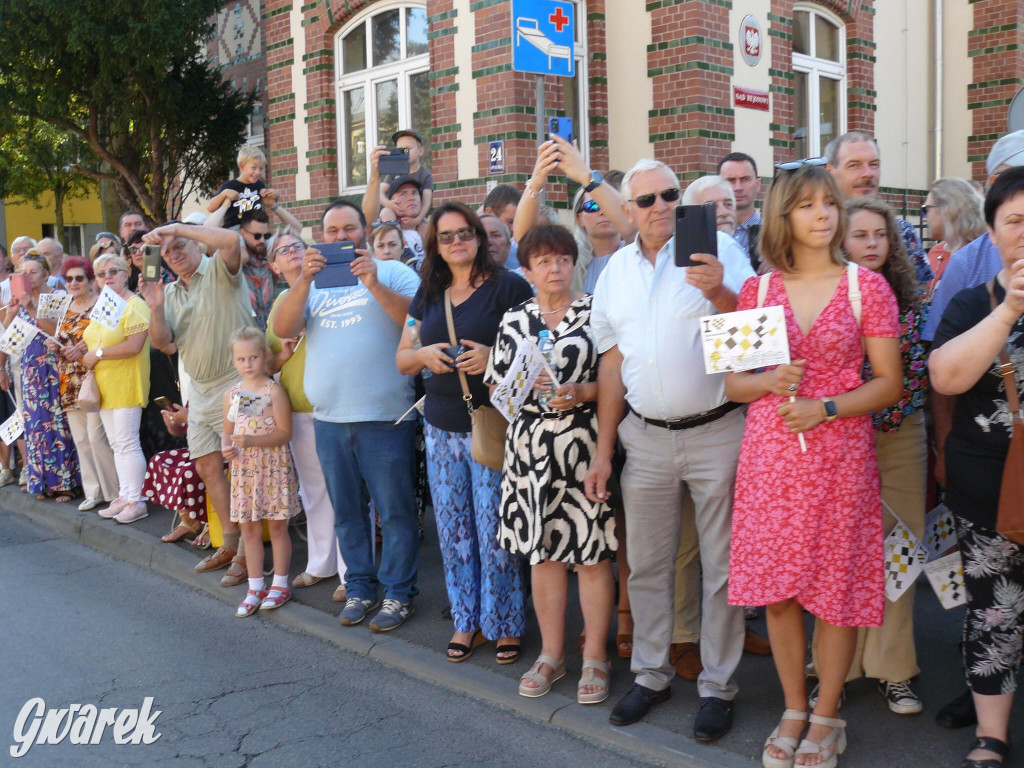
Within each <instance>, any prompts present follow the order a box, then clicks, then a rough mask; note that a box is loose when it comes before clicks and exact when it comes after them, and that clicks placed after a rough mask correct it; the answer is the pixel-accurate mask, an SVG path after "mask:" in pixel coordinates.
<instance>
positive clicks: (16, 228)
mask: <svg viewBox="0 0 1024 768" xmlns="http://www.w3.org/2000/svg"><path fill="white" fill-rule="evenodd" d="M36 206H39V207H36ZM4 212H5V214H6V215H5V229H6V231H7V243H5V245H10V242H11V240H13V239H14V238H16V237H21V236H23V235H28V236H29V237H31V238H33V239H35V240H38V239H39V238H41V237H42V236H43V225H44V224H51V225H52V224H53V223H54V222H55V220H56V214H55V213H54V208H53V195H52V194H50V193H46V194H44V195H40V197H39V199H38V200H36V201H35V203H31V202H24V201H20V200H14V199H9V200H5V201H4ZM83 224H96V225H102V224H103V212H102V210H101V209H100V195H99V192H98V191H97V192H93V193H92V194H91V195H89V196H88V197H83V198H77V199H75V200H69V201H65V202H64V226H66V227H72V226H78V225H83Z"/></svg>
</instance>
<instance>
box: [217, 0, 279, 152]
mask: <svg viewBox="0 0 1024 768" xmlns="http://www.w3.org/2000/svg"><path fill="white" fill-rule="evenodd" d="M261 5H262V4H261V3H260V0H231V1H230V2H227V3H225V4H224V7H223V8H221V10H220V12H219V13H218V14H217V16H216V17H215V18H213V19H211V20H210V22H211V23H212V24H213V27H214V32H213V36H212V37H211V38H210V41H209V43H208V44H207V46H206V53H207V56H208V57H209V59H210V61H212V62H213V63H214V64H215V65H216V66H217V67H218V68H219V70H220V73H221V75H223V77H224V79H225V80H227V81H228V82H230V83H231V84H232V85H233V86H235V87H236V88H238V89H240V90H249V89H251V88H255V89H256V92H257V93H258V94H259V96H260V99H259V101H258V102H257V103H256V108H255V109H254V110H253V114H252V119H251V120H250V121H249V134H248V136H247V137H246V143H247V144H253V145H256V146H264V145H265V134H266V125H265V123H266V115H267V89H266V80H267V58H266V55H265V53H264V50H263V18H262V8H261Z"/></svg>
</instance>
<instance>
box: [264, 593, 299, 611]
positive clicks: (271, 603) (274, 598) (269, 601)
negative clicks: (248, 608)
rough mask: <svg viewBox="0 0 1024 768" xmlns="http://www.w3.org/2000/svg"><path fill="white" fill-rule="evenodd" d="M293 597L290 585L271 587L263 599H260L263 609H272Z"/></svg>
mask: <svg viewBox="0 0 1024 768" xmlns="http://www.w3.org/2000/svg"><path fill="white" fill-rule="evenodd" d="M291 599H292V591H291V590H290V589H288V587H271V588H270V590H269V591H268V592H267V593H266V596H265V597H264V598H263V600H261V601H260V610H261V611H272V610H274V609H275V608H280V607H281V606H282V605H284V604H285V603H287V602H288V601H289V600H291Z"/></svg>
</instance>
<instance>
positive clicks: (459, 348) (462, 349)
mask: <svg viewBox="0 0 1024 768" xmlns="http://www.w3.org/2000/svg"><path fill="white" fill-rule="evenodd" d="M466 352H469V347H467V346H466V345H465V344H456V345H455V346H454V347H448V348H447V349H446V350H445V351H444V353H445V354H446V355H448V357H450V358H451V359H452V361H451V362H450V363H448V365H450V366H451V367H452V368H454V367H455V361H456V360H458V359H459V356H460V355H462V354H464V353H466Z"/></svg>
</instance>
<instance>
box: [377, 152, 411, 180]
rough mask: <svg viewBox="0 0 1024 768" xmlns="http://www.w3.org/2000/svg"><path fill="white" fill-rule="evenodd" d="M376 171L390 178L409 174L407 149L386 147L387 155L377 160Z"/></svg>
mask: <svg viewBox="0 0 1024 768" xmlns="http://www.w3.org/2000/svg"><path fill="white" fill-rule="evenodd" d="M377 170H378V171H380V172H381V173H382V174H387V175H390V176H403V175H405V174H407V173H409V148H408V147H388V153H387V154H386V155H381V156H380V157H379V158H378V159H377Z"/></svg>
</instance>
